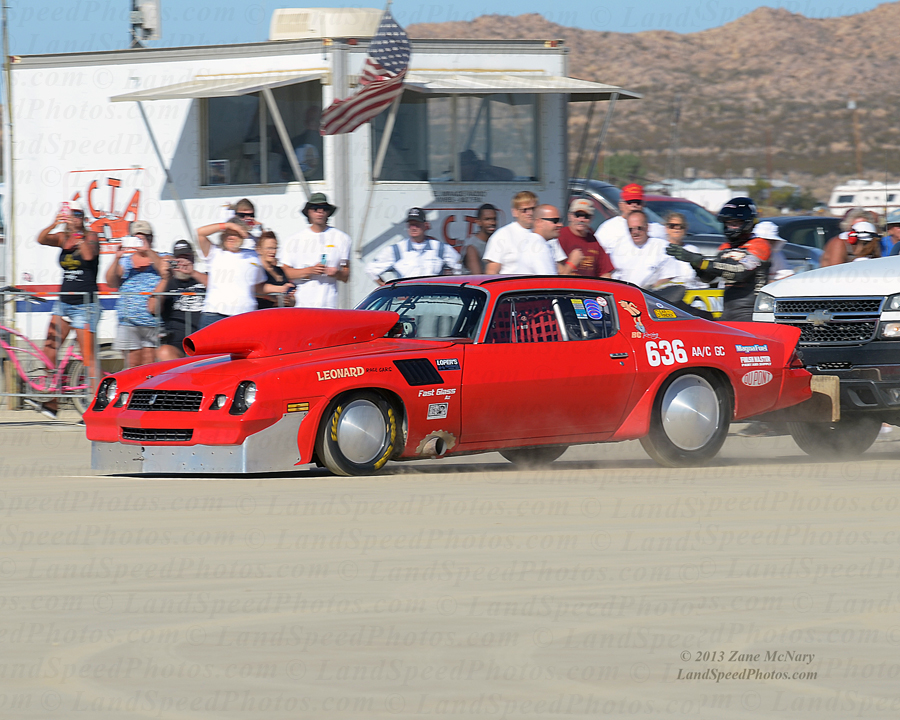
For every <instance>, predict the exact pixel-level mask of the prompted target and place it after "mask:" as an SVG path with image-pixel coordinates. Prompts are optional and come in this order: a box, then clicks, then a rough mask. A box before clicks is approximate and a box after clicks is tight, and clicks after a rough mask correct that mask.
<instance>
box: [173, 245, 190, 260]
mask: <svg viewBox="0 0 900 720" xmlns="http://www.w3.org/2000/svg"><path fill="white" fill-rule="evenodd" d="M172 255H174V256H175V257H177V258H179V257H183V258H187V259H188V260H193V259H194V248H192V247H191V244H190V243H189V242H188V241H187V240H176V241H175V246H174V247H173V248H172Z"/></svg>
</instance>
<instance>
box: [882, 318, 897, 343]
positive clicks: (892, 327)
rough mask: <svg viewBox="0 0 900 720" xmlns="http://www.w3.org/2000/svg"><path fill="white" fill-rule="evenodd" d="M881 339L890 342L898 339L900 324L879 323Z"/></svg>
mask: <svg viewBox="0 0 900 720" xmlns="http://www.w3.org/2000/svg"><path fill="white" fill-rule="evenodd" d="M881 337H883V338H890V339H891V340H894V339H896V338H900V322H886V323H881Z"/></svg>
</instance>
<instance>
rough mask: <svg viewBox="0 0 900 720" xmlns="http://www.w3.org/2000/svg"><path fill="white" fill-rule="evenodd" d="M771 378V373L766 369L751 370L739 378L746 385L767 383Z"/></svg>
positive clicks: (756, 385) (754, 385) (755, 385)
mask: <svg viewBox="0 0 900 720" xmlns="http://www.w3.org/2000/svg"><path fill="white" fill-rule="evenodd" d="M771 380H772V373H770V372H769V371H768V370H751V371H750V372H748V373H747V374H746V375H744V377H742V378H741V382H742V383H744V385H746V386H747V387H760V386H761V385H768V384H769V383H770V382H771Z"/></svg>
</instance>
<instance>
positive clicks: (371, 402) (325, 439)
mask: <svg viewBox="0 0 900 720" xmlns="http://www.w3.org/2000/svg"><path fill="white" fill-rule="evenodd" d="M398 425H399V423H398V422H397V410H396V409H395V408H394V406H393V405H391V403H389V402H388V401H387V400H385V399H384V398H383V397H382V396H381V395H379V394H377V393H374V392H371V391H367V390H357V391H354V392H350V393H347V394H346V395H344V396H342V397H340V398H337V399H336V400H334V401H332V403H331V404H330V405H329V406H328V409H327V410H326V412H325V414H324V415H323V416H322V423H321V424H320V426H319V436H318V438H317V441H316V453H317V454H318V456H319V459H320V460H321V461H322V463H323V464H324V465H325V467H327V468H328V469H329V470H330V471H331V472H333V473H334V474H335V475H346V476H355V475H372V474H374V473H376V472H378V471H379V470H381V468H383V467H384V465H385V463H386V462H387V461H388V460H390V458H391V456H392V455H393V454H394V452H395V450H396V449H397V444H398V442H399V436H400V433H399V427H398Z"/></svg>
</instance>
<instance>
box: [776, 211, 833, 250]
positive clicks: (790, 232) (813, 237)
mask: <svg viewBox="0 0 900 720" xmlns="http://www.w3.org/2000/svg"><path fill="white" fill-rule="evenodd" d="M762 219H763V220H768V221H770V222H773V223H775V224H776V225H777V226H778V234H779V235H781V237H783V238H784V239H785V240H786V241H787V242H788V243H790V244H792V245H803V246H805V247H811V248H817V249H819V250H824V249H825V243H826V242H828V241H829V240H830V239H831V238H833V237H834V236H835V235H837V234H838V233H840V232H841V227H840V225H841V219H840V218H836V217H826V216H819V215H779V216H777V217H767V218H762Z"/></svg>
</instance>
